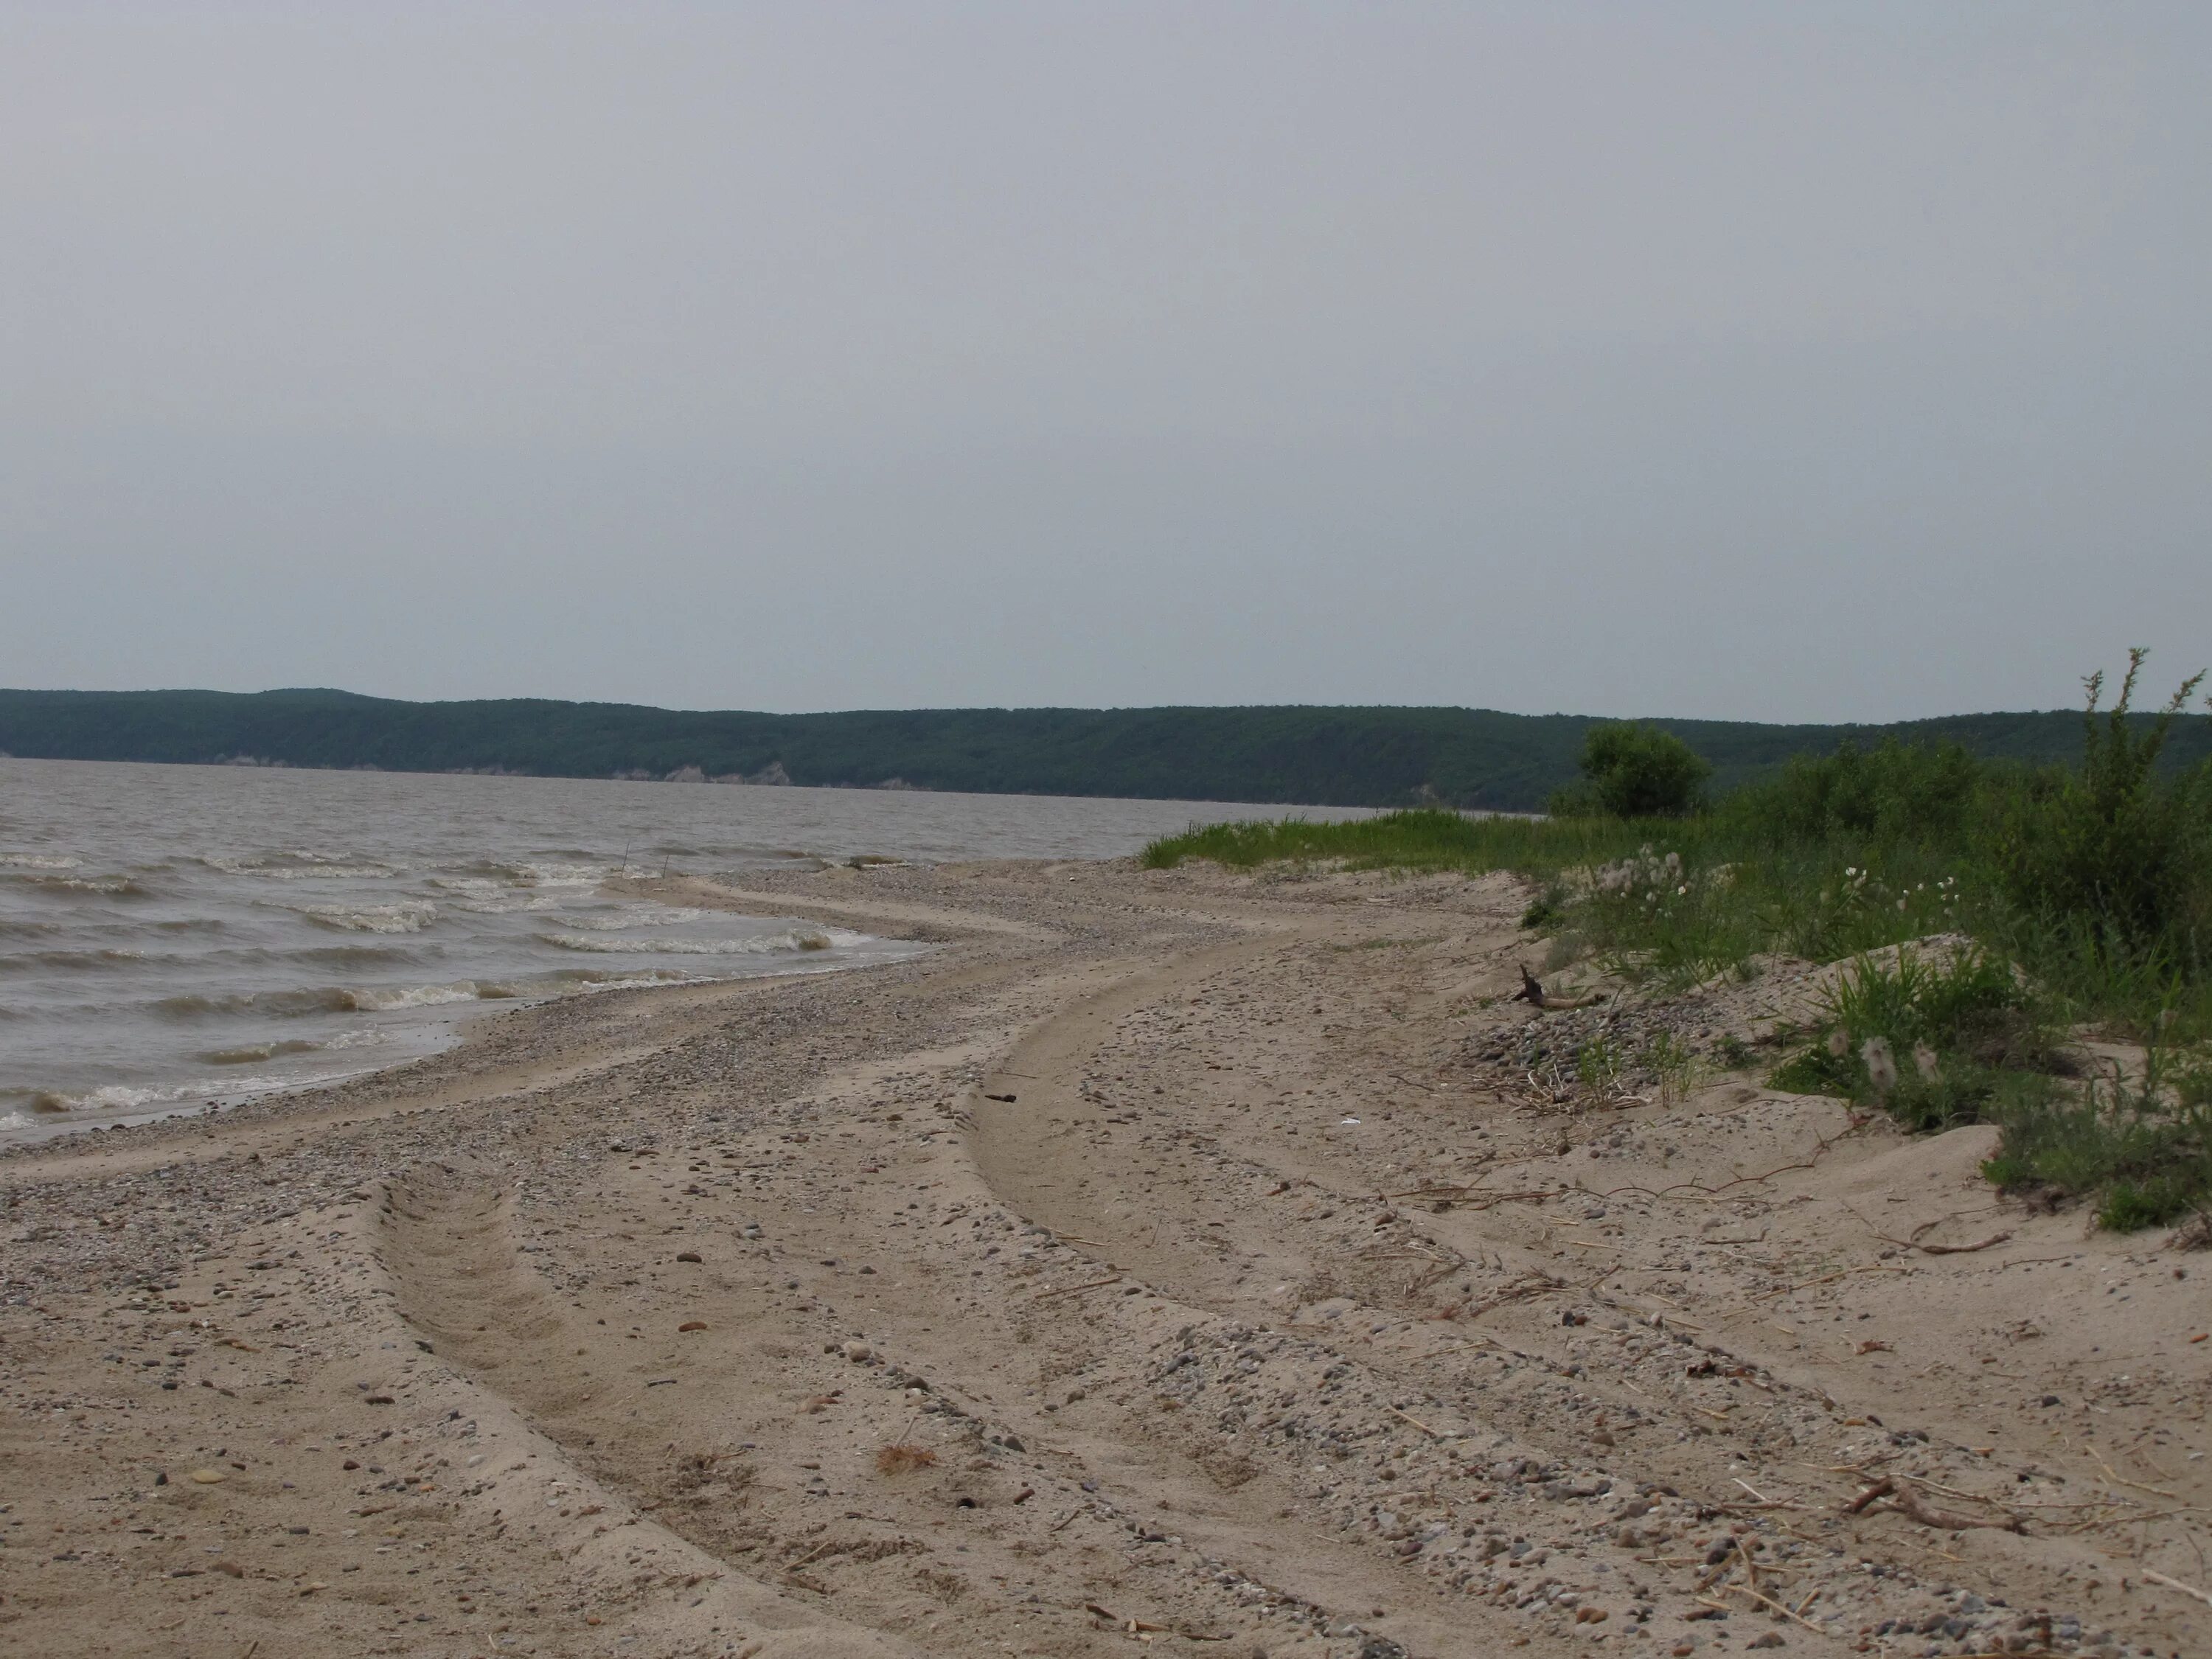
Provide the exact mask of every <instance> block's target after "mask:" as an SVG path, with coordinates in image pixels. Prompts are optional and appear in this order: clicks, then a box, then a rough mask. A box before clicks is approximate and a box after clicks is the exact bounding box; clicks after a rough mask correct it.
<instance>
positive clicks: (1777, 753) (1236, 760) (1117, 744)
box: [0, 690, 2212, 810]
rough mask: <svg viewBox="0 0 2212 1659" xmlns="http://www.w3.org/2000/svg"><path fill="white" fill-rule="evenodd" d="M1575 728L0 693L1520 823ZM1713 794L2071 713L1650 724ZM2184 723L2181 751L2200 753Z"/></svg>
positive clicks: (596, 758) (585, 768) (510, 747)
mask: <svg viewBox="0 0 2212 1659" xmlns="http://www.w3.org/2000/svg"><path fill="white" fill-rule="evenodd" d="M1591 723H1592V717H1590V716H1586V715H1578V714H1498V713H1494V712H1492V711H1490V710H1486V709H1479V708H1120V709H1088V708H943V709H916V710H911V711H906V712H866V711H864V712H855V713H850V714H738V713H724V714H711V713H697V712H690V711H684V710H678V709H665V708H640V707H636V706H634V705H629V704H623V703H594V702H544V701H538V700H534V699H514V700H501V701H496V702H392V701H390V700H387V699H384V698H380V697H363V696H355V695H353V694H352V693H350V692H345V691H320V690H301V691H263V692H256V693H251V694H246V693H235V692H223V691H7V690H0V751H5V752H6V753H8V754H11V755H19V756H27V757H41V758H51V759H66V760H130V761H171V762H182V763H211V762H221V761H230V762H234V763H235V762H239V761H246V762H249V763H266V764H276V765H283V766H304V767H337V768H349V767H350V768H376V769H382V770H386V771H394V772H457V771H503V772H514V773H526V774H531V775H538V776H546V777H599V778H604V777H611V776H648V777H654V778H665V777H669V776H670V775H678V776H680V777H686V778H689V777H702V778H708V779H718V780H721V781H728V782H738V781H747V780H750V781H758V782H790V783H794V784H843V785H857V786H864V787H866V786H874V787H883V786H887V785H888V786H890V787H898V786H901V785H903V786H906V787H914V788H921V789H957V790H973V791H977V792H980V793H1015V794H1053V795H1126V796H1139V797H1151V798H1153V799H1188V800H1237V801H1261V802H1282V803H1285V804H1291V803H1310V804H1312V805H1343V806H1389V805H1404V804H1406V803H1407V802H1412V801H1418V800H1431V799H1433V800H1437V801H1442V802H1444V803H1448V804H1450V805H1460V806H1481V807H1492V808H1498V809H1501V810H1516V809H1518V810H1530V809H1534V808H1537V807H1540V806H1541V805H1543V802H1544V800H1545V798H1546V797H1547V795H1548V794H1549V793H1550V792H1551V791H1552V790H1553V789H1554V788H1556V787H1559V785H1561V784H1564V783H1565V782H1567V781H1570V780H1571V778H1572V777H1573V776H1574V775H1575V757H1576V755H1577V752H1578V751H1579V750H1580V748H1581V744H1582V740H1583V732H1584V731H1585V730H1586V729H1587V728H1588V727H1589V726H1590V725H1591ZM1655 723H1656V724H1657V725H1660V726H1665V727H1666V728H1667V729H1668V730H1669V731H1671V732H1676V733H1678V734H1679V735H1680V737H1681V738H1684V739H1685V740H1686V742H1688V743H1689V744H1691V745H1692V747H1693V748H1695V749H1696V750H1698V751H1699V753H1701V754H1703V755H1705V757H1707V758H1708V759H1710V760H1711V762H1712V763H1714V766H1715V768H1716V769H1717V776H1716V778H1715V782H1716V783H1717V785H1718V786H1720V787H1728V786H1729V785H1730V784H1733V783H1736V782H1740V781H1742V780H1744V779H1745V778H1747V777H1749V776H1751V775H1754V774H1756V773H1758V772H1759V771H1761V770H1763V769H1765V768H1768V767H1771V766H1773V765H1775V764H1777V763H1779V762H1780V761H1781V760H1783V759H1784V757H1788V756H1790V755H1791V754H1795V753H1799V752H1802V751H1806V750H1822V751H1825V750H1830V749H1832V748H1834V747H1835V745H1836V744H1838V742H1839V741H1841V740H1842V739H1843V738H1847V737H1848V738H1856V739H1857V740H1858V741H1859V742H1861V743H1862V744H1871V743H1875V742H1879V741H1880V740H1881V738H1883V737H1884V736H1886V735H1888V734H1891V733H1894V734H1895V735H1897V736H1898V737H1899V738H1903V739H1905V740H1906V741H1928V740H1933V739H1939V738H1952V739H1955V740H1957V741H1959V742H1960V743H1963V744H1966V745H1967V746H1968V747H1969V748H1971V749H1972V750H1975V751H1976V752H1978V753H1980V754H1984V755H1992V756H2004V757H2013V758H2016V759H2023V760H2057V759H2071V758H2074V757H2076V756H2078V755H2079V754H2080V752H2081V715H2080V714H2071V713H2065V712H2059V713H2049V714H1962V715H1955V716H1952V717H1948V718H1946V719H1942V720H1918V721H1914V722H1911V723H1908V724H1905V725H1898V726H1759V725H1753V724H1751V723H1748V722H1745V721H1732V720H1659V721H1656V722H1655ZM2208 726H2212V720H2208V718H2207V717H2206V716H2203V715H2196V716H2191V717H2188V718H2187V719H2186V720H2185V722H2184V724H2183V728H2182V729H2181V730H2179V731H2178V732H2177V733H2176V735H2175V740H2174V743H2173V744H2172V751H2173V753H2174V754H2175V755H2176V757H2179V758H2184V759H2195V758H2198V757H2203V756H2204V755H2206V754H2208V753H2212V730H2208V729H2207V728H2208Z"/></svg>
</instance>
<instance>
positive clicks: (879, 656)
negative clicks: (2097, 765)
mask: <svg viewBox="0 0 2212 1659" xmlns="http://www.w3.org/2000/svg"><path fill="white" fill-rule="evenodd" d="M2208 48H2212V13H2207V12H2206V11H2205V10H2204V9H2203V8H2200V7H2191V6H2185V5H2180V4H2115V5H2111V6H2103V7H2098V8H2069V7H2062V6H2054V5H2023V6H2013V7H2005V8H1997V7H1974V8H1932V7H1927V6H1924V5H1917V4H1905V3H1864V4H1854V5H1848V6H1846V5H1808V6H1803V7H1796V8H1790V9H1786V10H1782V9H1774V8H1771V7H1766V6H1761V5H1755V4H1752V3H1749V0H1695V3H1691V0H1686V3H1684V4H1681V5H1679V6H1674V7H1669V8H1667V9H1663V10H1662V9H1613V8H1606V7H1600V6H1595V5H1587V6H1586V5H1573V4H1569V5H1564V6H1551V5H1546V6H1534V5H1510V4H1496V5H1471V4H1450V5H1432V4H1419V3H1407V4H1399V5H1392V6H1389V7H1385V8H1369V7H1354V6H1350V5H1331V4H1317V5H1315V6H1311V7H1304V8H1298V9H1287V8H1276V7H1262V6H1256V5H1248V4H1225V5H1222V6H1218V7H1212V8H1207V9H1202V10H1193V9H1187V8H1178V7H1171V6H1165V5H1159V4H1128V5H1124V6H1119V7H1115V8H1101V9H1057V8H1036V7H1024V6H1013V5H1006V4H980V3H952V0H945V3H940V4H938V5H935V6H933V7H929V8H927V9H921V8H890V7H883V6H875V5H859V4H851V5H848V4H838V3H823V4H809V5H805V6H799V5H765V4H763V5H756V6H749V7H744V8H732V9H714V8H705V7H699V6H696V5H690V4H681V3H646V4H641V5H637V6H633V7H628V8H623V9H611V8H605V7H600V6H592V5H583V4H569V3H547V4H544V5H536V6H531V7H514V6H505V5H486V6H483V7H473V8H460V9H453V8H439V7H431V6H427V5H409V4H400V5H395V6H392V7H384V8H374V9H359V10H355V9H337V8H318V9H301V8H297V7H277V6H273V5H243V4H217V3H187V4H171V5H161V6H155V5H151V4H143V3H140V4H128V3H126V4H117V5H110V6H101V7H98V8H88V7H82V6H72V5H61V4H47V3H0V139H4V143H0V241H4V244H5V246H7V248H8V250H9V252H8V253H7V254H6V256H5V257H4V258H0V292H4V293H5V295H6V296H7V298H8V301H9V303H7V304H6V305H5V306H0V385H4V387H5V390H4V391H0V584H4V591H5V592H7V593H8V594H9V601H10V602H9V605H8V608H7V626H6V631H5V634H4V635H0V638H4V641H5V648H4V651H3V652H0V681H5V682H8V683H9V684H15V685H19V686H22V687H26V688H30V689H49V688H50V689H77V688H82V689H149V688H154V687H158V686H167V687H178V688H182V687H194V688H206V689H215V690H258V689H263V688H266V687H274V686H301V685H313V684H329V683H330V682H331V681H337V683H338V684H341V685H343V686H344V687H346V688H349V689H353V690H359V691H361V692H362V693H364V694H366V695H374V696H394V697H401V698H405V699H409V700H450V699H457V698H477V697H501V696H547V697H555V698H560V699H564V700H578V701H593V702H633V703H639V704H645V705H649V706H655V707H663V708H693V709H756V710H763V711H769V712H796V711H799V710H829V709H839V708H846V709H854V708H877V709H889V708H987V707H1012V708H1042V707H1067V708H1112V707H1121V708H1145V707H1165V706H1231V705H1263V706H1264V705H1282V704H1292V703H1304V704H1336V705H1354V706H1375V705H1404V706H1419V707H1465V708H1496V709H1501V710H1506V711H1510V712H1522V713H1547V712H1553V711H1557V710H1561V709H1572V710H1575V711H1577V712H1589V713H1593V714H1629V715H1641V714H1648V715H1651V716H1654V717H1664V718H1676V719H1720V720H1730V719H1734V720H1762V721H1771V722H1784V723H1794V722H1810V721H1818V722H1820V723H1846V722H1862V723H1875V722H1881V721H1887V720H1899V719H1917V718H1930V717H1936V716H1940V715H1944V714H1964V713H1972V712H2015V711H2021V710H2036V709H2051V708H2069V707H2073V706H2076V702H2077V697H2078V688H2079V680H2080V678H2081V675H2083V674H2084V673H2087V671H2090V670H2092V669H2096V668H2103V669H2105V670H2106V671H2108V672H2112V673H2116V672H2117V671H2118V670H2119V669H2120V668H2121V667H2122V666H2123V665H2124V653H2125V650H2126V647H2129V646H2130V645H2132V644H2145V645H2148V646H2150V647H2153V648H2154V657H2153V659H2152V662H2151V665H2150V668H2149V671H2148V681H2147V683H2146V688H2145V690H2146V692H2147V694H2148V696H2151V697H2153V698H2155V699H2158V700H2161V701H2162V700H2163V697H2164V696H2165V694H2166V692H2167V691H2168V690H2171V688H2172V685H2173V684H2176V683H2178V682H2179V680H2180V679H2181V678H2184V677H2185V675H2186V674H2188V673H2190V672H2191V671H2194V670H2196V669H2197V668H2198V667H2200V666H2203V665H2205V663H2207V662H2208V661H2212V630H2208V629H2207V625H2206V618H2207V617H2212V558H2208V557H2207V556H2206V553H2207V549H2208V547H2212V468H2208V467H2207V466H2206V465H2204V460H2203V458H2204V457H2205V456H2206V455H2207V454H2208V453H2212V374H2207V369H2208V368H2212V318H2208V316H2207V314H2206V307H2204V306H2203V301H2202V287H2203V270H2204V269H2205V268H2206V266H2207V264H2208V263H2212V192H2209V191H2206V190H2205V188H2204V186H2203V180H2204V179H2206V178H2208V177H2212V103H2208V102H2207V100H2204V98H2203V96H2202V90H2201V85H2200V82H2201V67H2202V65H2203V64H2204V63H2205V62H2206V61H2208V58H2212V52H2208Z"/></svg>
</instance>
